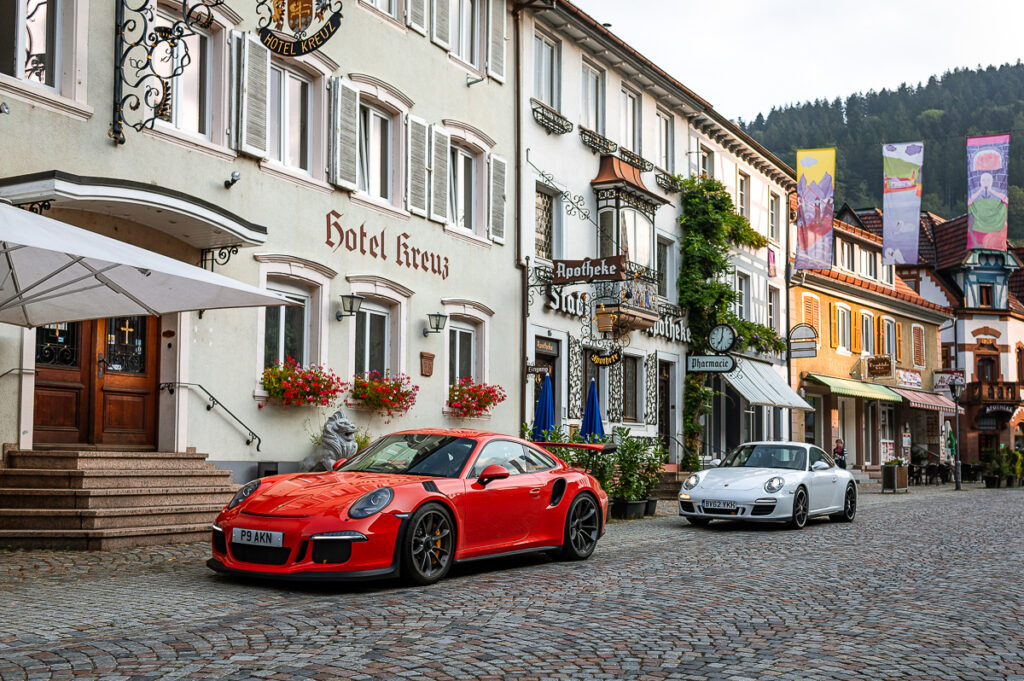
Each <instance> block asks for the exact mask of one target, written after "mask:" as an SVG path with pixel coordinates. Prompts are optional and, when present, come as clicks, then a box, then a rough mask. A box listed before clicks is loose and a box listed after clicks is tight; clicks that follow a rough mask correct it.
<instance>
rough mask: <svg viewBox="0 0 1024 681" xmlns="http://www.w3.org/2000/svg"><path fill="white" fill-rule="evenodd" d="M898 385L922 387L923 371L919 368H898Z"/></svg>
mask: <svg viewBox="0 0 1024 681" xmlns="http://www.w3.org/2000/svg"><path fill="white" fill-rule="evenodd" d="M896 385H898V386H900V387H903V388H920V387H921V386H922V382H921V372H920V371H918V370H917V369H897V370H896Z"/></svg>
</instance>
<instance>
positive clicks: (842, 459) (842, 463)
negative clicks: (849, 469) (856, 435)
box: [832, 440, 846, 469]
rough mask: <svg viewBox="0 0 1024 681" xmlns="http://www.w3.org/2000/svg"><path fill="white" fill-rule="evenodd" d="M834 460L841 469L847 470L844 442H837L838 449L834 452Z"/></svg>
mask: <svg viewBox="0 0 1024 681" xmlns="http://www.w3.org/2000/svg"><path fill="white" fill-rule="evenodd" d="M832 458H833V459H835V460H836V465H837V466H839V467H840V468H843V469H845V468H846V448H845V447H843V441H842V440H836V447H835V449H833V450H832Z"/></svg>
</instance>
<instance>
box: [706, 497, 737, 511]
mask: <svg viewBox="0 0 1024 681" xmlns="http://www.w3.org/2000/svg"><path fill="white" fill-rule="evenodd" d="M704 508H720V509H722V510H725V511H733V510H735V509H736V502H735V501H721V500H719V499H705V500H704Z"/></svg>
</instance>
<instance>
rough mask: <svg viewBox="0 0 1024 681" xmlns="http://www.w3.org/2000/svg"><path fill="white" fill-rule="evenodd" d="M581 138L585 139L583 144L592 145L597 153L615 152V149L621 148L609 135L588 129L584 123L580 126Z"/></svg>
mask: <svg viewBox="0 0 1024 681" xmlns="http://www.w3.org/2000/svg"><path fill="white" fill-rule="evenodd" d="M580 139H581V140H582V141H583V144H585V145H586V146H588V147H590V148H591V149H592V150H593V151H594V153H597V154H614V153H615V150H616V149H618V148H619V145H617V144H616V143H615V142H612V141H611V140H610V139H608V138H607V137H604V136H602V135H599V134H597V133H596V132H594V131H593V130H588V129H587V128H584V127H583V126H582V125H581V126H580Z"/></svg>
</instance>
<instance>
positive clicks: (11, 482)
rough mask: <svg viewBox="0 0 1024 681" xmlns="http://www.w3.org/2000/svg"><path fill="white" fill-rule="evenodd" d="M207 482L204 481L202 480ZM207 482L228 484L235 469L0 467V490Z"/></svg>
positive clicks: (196, 484)
mask: <svg viewBox="0 0 1024 681" xmlns="http://www.w3.org/2000/svg"><path fill="white" fill-rule="evenodd" d="M201 481H203V482H201ZM205 481H213V482H212V483H211V484H219V485H224V484H227V483H230V482H231V471H219V470H217V469H215V468H214V469H194V470H189V469H179V470H154V471H150V470H145V469H129V470H96V469H89V470H56V471H53V470H46V469H42V468H23V469H16V468H15V469H7V470H0V489H25V488H35V489H111V488H119V487H175V486H178V485H191V486H202V485H203V484H204V482H205Z"/></svg>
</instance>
